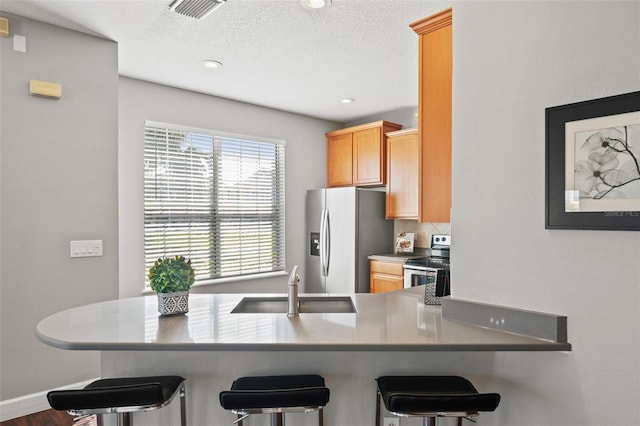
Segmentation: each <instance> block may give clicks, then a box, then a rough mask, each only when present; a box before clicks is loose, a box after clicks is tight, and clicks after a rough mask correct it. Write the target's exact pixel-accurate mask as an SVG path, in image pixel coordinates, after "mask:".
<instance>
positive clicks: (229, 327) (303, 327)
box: [36, 287, 571, 351]
mask: <svg viewBox="0 0 640 426" xmlns="http://www.w3.org/2000/svg"><path fill="white" fill-rule="evenodd" d="M423 292H424V290H423V287H414V288H411V289H405V290H399V291H395V292H390V293H377V294H368V293H365V294H352V295H349V296H350V297H352V298H353V302H354V304H355V306H356V308H357V310H358V312H357V313H333V314H316V313H307V314H300V316H299V317H295V318H287V315H286V314H236V313H231V310H232V309H233V308H234V307H235V306H236V305H237V304H238V303H239V302H240V301H241V300H242V298H243V297H248V296H255V297H266V296H269V295H265V294H252V295H248V294H196V293H192V294H191V295H190V301H189V305H190V307H189V308H190V310H189V312H188V313H187V314H184V315H177V316H171V317H160V316H159V315H158V312H157V298H156V296H155V295H151V296H141V297H135V298H129V299H120V300H113V301H107V302H100V303H96V304H91V305H85V306H80V307H77V308H72V309H69V310H66V311H63V312H59V313H57V314H54V315H51V316H49V317H47V318H45V319H43V320H42V321H40V323H39V324H38V325H37V327H36V336H37V337H38V338H39V339H40V340H41V341H42V342H44V343H46V344H48V345H51V346H54V347H58V348H62V349H71V350H101V351H104V350H107V351H109V350H124V351H129V350H150V351H163V350H172V351H176V350H177V351H245V350H246V351H256V350H269V351H278V350H286V351H292V350H293V351H296V350H313V351H362V350H365V351H566V350H570V349H571V345H570V344H569V343H568V342H567V341H566V334H567V333H566V317H562V316H555V315H551V314H544V313H535V312H527V311H522V312H524V313H525V314H526V315H525V317H523V318H526V321H520V323H522V324H524V325H525V329H518V328H517V327H518V326H519V322H518V321H514V319H517V318H520V313H519V311H518V310H511V309H509V308H502V307H492V306H490V305H482V304H475V303H473V302H465V301H458V300H455V299H454V300H453V302H454V303H453V304H451V308H448V307H447V306H449V305H443V307H441V306H425V305H424V304H423V297H424V293H423ZM280 296H282V295H280ZM314 296H318V295H314ZM443 303H444V302H443ZM467 303H470V304H471V306H472V307H473V306H475V307H476V309H471V311H472V312H473V315H472V316H471V317H469V316H468V315H466V314H465V312H467V311H469V309H467V308H468V306H466V304H467ZM443 308H444V309H448V310H449V311H450V312H448V313H447V315H443V312H442V309H443ZM496 309H497V310H496ZM505 310H506V312H507V313H506V314H505V313H504V312H505ZM465 315H466V316H465ZM527 315H528V316H527ZM494 317H495V322H496V327H495V328H501V327H502V328H503V329H495V328H494V327H492V326H493V324H494ZM538 317H540V318H542V321H541V322H538V320H537V318H538ZM483 318H484V319H486V321H484V322H483V320H482V319H483ZM489 318H490V321H489ZM499 318H501V322H502V323H500V320H499ZM505 318H507V325H510V324H512V323H513V324H514V326H513V327H515V328H508V327H506V325H505ZM531 323H533V324H538V325H537V326H534V327H530V325H529V324H531ZM520 325H521V324H520ZM540 327H542V328H546V329H545V331H544V332H543V333H538V330H537V329H538V328H540ZM529 328H531V329H532V330H533V331H534V332H533V333H531V334H529V335H527V334H520V333H518V332H521V331H524V332H525V333H528V331H527V330H528V329H529ZM549 330H550V331H549ZM556 330H560V331H559V332H558V333H556ZM540 336H543V337H540Z"/></svg>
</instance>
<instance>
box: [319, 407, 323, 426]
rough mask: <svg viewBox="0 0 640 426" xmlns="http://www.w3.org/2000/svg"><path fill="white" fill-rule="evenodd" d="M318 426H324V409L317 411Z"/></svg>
mask: <svg viewBox="0 0 640 426" xmlns="http://www.w3.org/2000/svg"><path fill="white" fill-rule="evenodd" d="M318 426H324V409H323V408H322V407H320V409H319V410H318Z"/></svg>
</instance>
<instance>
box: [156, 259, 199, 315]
mask: <svg viewBox="0 0 640 426" xmlns="http://www.w3.org/2000/svg"><path fill="white" fill-rule="evenodd" d="M195 279H196V275H195V272H194V271H193V267H192V266H191V260H186V259H185V258H184V256H175V257H164V258H160V259H158V260H156V261H155V262H154V264H153V266H152V267H151V268H150V269H149V282H150V285H151V290H153V291H155V292H156V293H157V294H158V312H160V315H175V314H183V313H185V312H189V289H190V288H191V285H192V284H193V282H194V281H195Z"/></svg>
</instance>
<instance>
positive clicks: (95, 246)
mask: <svg viewBox="0 0 640 426" xmlns="http://www.w3.org/2000/svg"><path fill="white" fill-rule="evenodd" d="M70 246H71V253H70V255H71V257H95V256H102V240H82V241H71V244H70Z"/></svg>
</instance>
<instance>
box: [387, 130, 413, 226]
mask: <svg viewBox="0 0 640 426" xmlns="http://www.w3.org/2000/svg"><path fill="white" fill-rule="evenodd" d="M418 145H419V143H418V129H407V130H398V131H396V132H389V133H387V203H386V205H387V207H386V209H387V215H386V217H387V219H415V220H417V219H418V218H419V216H418V215H419V211H418V207H419V200H420V199H419V193H418V189H419V188H418V182H419V176H420V174H419V168H418V167H419V161H418V155H419V153H420V147H419V146H418Z"/></svg>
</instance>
